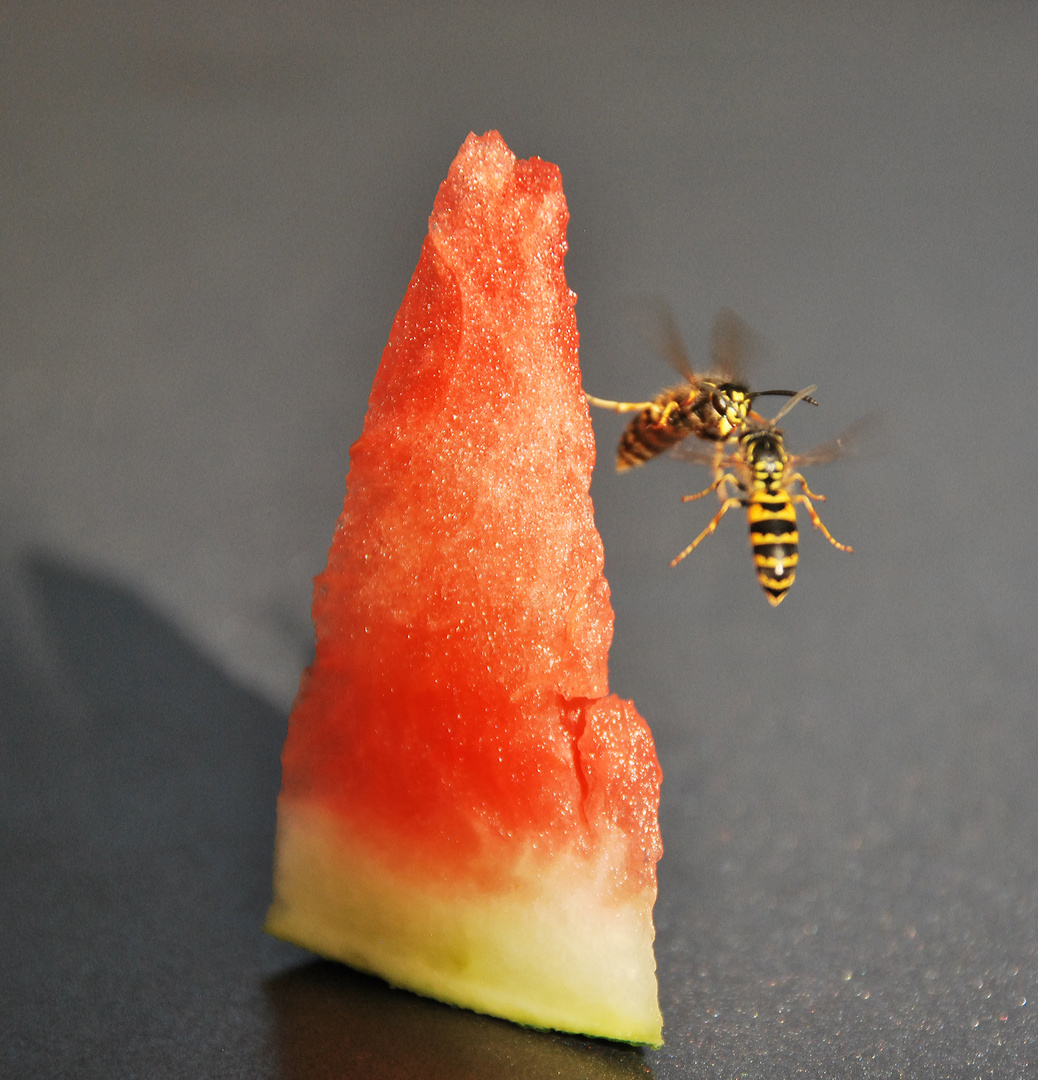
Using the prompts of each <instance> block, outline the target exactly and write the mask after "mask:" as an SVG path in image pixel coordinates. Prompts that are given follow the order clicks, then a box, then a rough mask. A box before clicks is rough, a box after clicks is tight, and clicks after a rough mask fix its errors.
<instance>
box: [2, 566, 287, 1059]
mask: <svg viewBox="0 0 1038 1080" xmlns="http://www.w3.org/2000/svg"><path fill="white" fill-rule="evenodd" d="M20 570H21V573H20V575H19V576H18V582H19V588H20V594H21V593H24V595H25V598H26V600H27V601H28V603H27V604H23V605H22V607H23V608H25V609H27V610H32V611H34V616H33V620H32V621H33V622H34V623H35V624H36V626H37V627H38V629H37V631H35V632H34V634H33V635H26V634H24V633H23V634H19V633H18V627H17V626H13V629H12V631H11V632H10V633H9V634H5V635H3V636H4V639H5V641H7V640H8V639H9V642H10V644H11V647H10V648H5V649H4V663H3V664H0V673H2V674H4V675H5V680H4V685H2V686H0V707H2V711H3V716H4V724H5V737H4V740H3V743H2V745H0V768H2V769H3V773H4V775H5V776H6V777H10V778H11V779H10V782H9V783H5V784H4V785H3V787H2V788H0V855H2V859H0V863H2V865H3V870H4V873H3V876H2V878H0V925H3V926H4V927H5V928H7V929H8V930H9V932H8V933H5V949H4V953H5V955H4V964H3V965H2V967H0V1014H2V1021H0V1024H2V1026H3V1028H5V1029H9V1030H10V1033H11V1035H10V1037H8V1038H4V1039H3V1040H2V1042H0V1072H2V1073H3V1074H4V1075H24V1076H32V1075H36V1076H39V1075H69V1076H72V1075H75V1076H77V1077H93V1076H98V1077H102V1076H103V1077H105V1078H106V1080H110V1078H112V1077H118V1076H124V1075H148V1076H153V1077H158V1076H169V1075H175V1076H181V1075H183V1076H187V1075H191V1076H207V1075H215V1074H216V1073H217V1072H218V1071H219V1068H220V1065H219V1063H220V1061H221V1060H225V1059H226V1055H227V1054H228V1052H231V1051H233V1052H234V1056H235V1057H236V1058H239V1059H244V1060H250V1059H251V1063H250V1067H249V1074H250V1075H253V1076H263V1075H266V1074H265V1073H264V1071H263V1066H264V1063H265V1061H266V1062H269V1058H270V1053H269V1049H268V1028H269V1016H268V1014H267V1010H266V1007H265V1003H264V999H263V994H262V989H261V988H262V982H263V979H264V978H266V977H267V976H268V975H269V973H270V971H271V970H274V969H276V966H277V965H279V964H281V965H283V964H286V963H291V962H292V961H293V959H294V958H296V957H297V956H298V953H297V952H296V951H295V950H293V949H290V948H289V947H288V946H284V945H282V944H281V943H278V942H274V941H272V940H270V939H267V938H266V937H265V936H264V935H263V934H262V933H261V930H260V926H261V923H262V919H263V916H264V912H265V910H266V906H267V904H268V903H269V900H270V880H271V863H272V849H273V833H274V807H275V800H276V797H277V790H278V783H279V773H280V769H279V755H280V749H281V744H282V741H283V739H284V734H285V726H286V717H285V716H284V714H283V713H282V712H280V711H279V710H277V709H275V708H273V707H272V706H270V705H269V704H268V703H266V702H265V701H263V700H262V699H261V698H259V697H257V696H256V695H255V694H253V693H251V692H250V691H248V690H246V689H245V688H243V687H241V686H239V685H237V684H236V683H235V682H234V681H233V680H232V679H231V678H229V677H228V676H227V675H226V674H225V673H224V672H223V671H221V670H220V668H219V667H218V666H217V665H216V664H214V663H213V662H212V661H211V660H210V659H209V658H208V657H207V656H205V654H204V653H203V652H201V651H200V650H199V649H198V648H197V647H196V646H195V645H194V644H192V643H191V642H190V641H189V640H188V639H187V638H186V637H185V636H184V635H183V634H182V633H181V632H180V631H179V630H178V629H177V628H176V627H175V626H174V625H173V624H172V623H170V622H169V621H168V620H167V619H166V618H165V617H164V616H162V615H161V614H159V613H158V612H156V611H155V610H154V609H152V608H151V607H150V606H149V604H148V603H147V602H146V601H144V600H142V599H141V598H140V597H138V596H137V595H135V593H134V592H133V591H132V590H130V589H128V588H126V587H125V586H123V585H121V584H118V583H116V582H113V581H111V580H109V579H107V578H105V577H103V576H101V575H98V574H95V573H91V572H86V571H84V570H82V569H80V568H77V567H75V566H73V565H70V564H68V563H67V562H64V561H63V560H61V559H60V558H56V557H54V556H52V555H48V554H41V553H31V554H30V555H29V556H27V557H25V558H23V559H22V560H21V563H20ZM0 600H2V601H3V604H4V610H3V611H2V612H0V621H7V622H9V621H11V619H12V616H13V618H14V622H15V623H20V622H21V619H20V618H19V616H18V614H17V612H18V607H19V606H18V605H17V604H14V603H9V600H10V598H9V597H7V596H4V597H0ZM29 637H32V638H33V640H34V644H33V646H31V647H30V646H28V645H26V644H25V642H26V641H27V640H28V639H29ZM19 642H21V644H19ZM30 648H31V649H32V650H33V651H34V652H35V654H36V655H34V656H30ZM174 1045H176V1046H178V1048H179V1049H178V1051H177V1058H176V1061H174V1060H172V1059H171V1058H170V1056H169V1047H171V1046H174ZM5 1066H6V1068H5Z"/></svg>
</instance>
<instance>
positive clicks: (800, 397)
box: [769, 386, 818, 427]
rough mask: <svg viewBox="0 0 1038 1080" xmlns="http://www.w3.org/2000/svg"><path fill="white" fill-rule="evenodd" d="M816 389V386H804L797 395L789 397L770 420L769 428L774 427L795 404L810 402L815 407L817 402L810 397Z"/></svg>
mask: <svg viewBox="0 0 1038 1080" xmlns="http://www.w3.org/2000/svg"><path fill="white" fill-rule="evenodd" d="M817 389H818V387H817V386H805V387H804V389H803V390H799V391H798V392H797V393H795V394H793V395H792V397H790V399H789V401H787V402H786V404H785V405H783V406H782V408H781V409H779V411H778V412H777V413H776V414H775V415H774V416H773V417H772V418H771V420H770V421H769V423H770V424H771V426H772V427H774V426H775V425H776V424H777V423H778V422H779V421H780V420H781V419H782V417H783V416H785V415H786V413H788V412H789V411H790V409H792V408H793V407H794V406H795V405H796V404H798V402H801V401H810V402H811V404H812V405H817V404H818V402H817V401H815V399H814V398H813V397H811V395H812V394H813V393H814V392H815V391H816V390H817Z"/></svg>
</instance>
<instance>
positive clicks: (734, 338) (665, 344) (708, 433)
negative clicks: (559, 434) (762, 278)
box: [585, 306, 818, 472]
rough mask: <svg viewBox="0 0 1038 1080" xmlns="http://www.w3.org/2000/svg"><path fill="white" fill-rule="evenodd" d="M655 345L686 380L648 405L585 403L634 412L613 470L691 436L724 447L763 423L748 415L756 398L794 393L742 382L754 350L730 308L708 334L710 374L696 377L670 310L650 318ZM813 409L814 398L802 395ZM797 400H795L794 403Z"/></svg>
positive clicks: (746, 329)
mask: <svg viewBox="0 0 1038 1080" xmlns="http://www.w3.org/2000/svg"><path fill="white" fill-rule="evenodd" d="M653 322H654V324H655V330H656V331H657V333H655V334H654V335H653V336H654V337H656V338H657V341H656V344H657V345H658V347H659V349H660V351H661V352H663V354H664V355H665V356H666V357H667V359H668V360H669V361H670V363H671V365H672V366H673V367H674V368H675V369H676V370H677V372H678V373H679V374H680V375H681V376H682V377H683V378H684V380H685V381H684V382H683V383H681V384H679V385H677V386H671V387H669V388H668V389H666V390H662V391H661V392H660V393H659V394H657V395H656V397H655V398H653V400H652V401H610V400H607V399H606V398H599V397H594V396H593V395H591V394H586V395H585V396H586V397H587V400H588V404H590V405H594V406H596V407H597V408H600V409H609V410H611V411H612V412H616V413H626V412H633V413H637V415H636V416H635V417H634V419H633V420H631V422H630V423H629V424H628V425H627V428H626V429H625V430H624V433H623V435H622V436H621V438H620V445H619V447H618V449H617V452H616V468H617V471H618V472H625V471H626V470H627V469H632V468H634V467H636V466H638V465H644V464H645V463H646V462H647V461H651V460H652V459H653V458H654V457H656V456H658V455H659V454H662V453H664V452H665V451H667V450H670V449H671V448H672V447H674V446H677V444H678V443H680V442H681V441H682V440H683V439H685V438H687V437H688V436H689V435H695V436H697V437H698V438H700V439H706V440H708V441H710V442H714V443H718V444H722V443H725V442H728V441H729V440H732V439H737V438H738V436H739V434H740V432H741V431H742V430H743V428H744V427H745V426H746V424H747V423H748V422H751V423H764V417H762V416H759V415H758V414H757V413H755V412H753V411H752V405H753V401H754V399H756V398H759V397H775V396H782V397H793V396H794V391H792V390H755V391H753V392H751V391H750V390H749V388H748V387H747V386H746V384H745V383H744V382H742V377H741V374H740V372H741V370H742V368H743V366H744V364H745V363H746V361H747V359H748V358H749V357H750V355H751V354H752V353H753V352H754V351H755V337H754V334H753V332H752V331H751V330H750V328H749V327H748V326H747V325H746V324H745V323H744V322H743V321H742V319H740V318H739V316H738V315H736V314H735V312H734V311H732V310H731V309H730V308H722V309H721V311H720V312H718V315H717V318H716V319H715V320H714V326H713V330H712V332H711V335H710V356H711V362H712V367H713V370H712V372H711V373H710V374H707V375H697V374H696V373H695V372H694V371H693V370H692V367H691V365H690V364H689V361H688V354H687V352H686V350H685V345H684V342H683V341H682V339H681V334H680V333H679V331H678V328H677V326H676V325H675V323H674V318H673V316H672V315H671V313H670V310H669V309H668V308H666V307H663V306H660V307H658V308H657V309H656V312H655V315H654V317H653ZM802 397H803V400H805V401H810V402H811V404H812V405H817V404H818V402H817V401H815V400H814V398H811V397H806V396H803V395H802ZM798 400H799V399H798Z"/></svg>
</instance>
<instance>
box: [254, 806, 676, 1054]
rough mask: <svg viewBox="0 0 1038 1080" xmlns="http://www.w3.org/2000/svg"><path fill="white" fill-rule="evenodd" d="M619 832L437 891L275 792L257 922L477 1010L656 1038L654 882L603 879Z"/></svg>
mask: <svg viewBox="0 0 1038 1080" xmlns="http://www.w3.org/2000/svg"><path fill="white" fill-rule="evenodd" d="M628 843H629V841H628V839H627V838H626V837H624V836H622V835H621V834H619V833H618V834H617V835H616V836H615V837H612V838H610V837H605V838H599V842H598V843H597V845H596V847H595V850H594V852H593V853H592V854H591V855H590V856H588V855H586V854H583V853H581V852H579V851H577V850H573V851H571V852H568V853H567V852H562V853H558V852H556V853H554V854H553V856H552V859H551V861H550V863H545V862H543V860H536V859H534V858H533V857H532V856H531V857H529V858H527V857H525V856H524V855H523V853H522V852H521V851H519V852H517V855H516V859H515V863H514V866H513V867H512V868H511V872H510V877H509V880H510V881H511V886H510V887H509V888H508V889H507V890H503V891H501V890H499V891H487V890H485V889H479V888H477V887H476V886H475V885H473V886H472V887H471V888H469V889H466V888H465V886H464V884H461V885H459V884H458V883H454V884H453V885H452V887H451V891H450V893H449V894H445V893H443V892H442V891H439V890H437V889H435V888H432V887H430V886H429V885H428V884H423V883H422V882H420V881H418V882H415V881H407V880H404V879H402V878H401V877H400V876H399V875H397V874H394V873H392V872H390V871H389V870H388V869H387V868H386V866H385V865H383V864H382V863H381V862H380V861H379V859H378V858H377V855H376V854H375V853H374V852H372V851H371V850H369V848H368V847H367V846H366V845H364V844H363V843H360V842H358V841H356V840H355V839H353V838H351V837H350V836H349V833H348V831H346V830H344V829H343V828H342V826H341V823H340V822H339V821H338V820H336V819H335V818H334V817H333V816H332V815H331V814H330V813H329V812H328V811H326V810H325V809H324V808H322V807H320V806H318V805H314V804H307V803H305V802H291V801H289V800H287V799H286V798H285V797H284V796H282V797H281V799H280V800H279V803H278V832H277V842H276V846H275V871H274V902H273V904H272V906H271V908H270V912H269V914H268V916H267V922H266V927H265V929H266V930H267V932H268V933H270V934H273V935H274V936H275V937H278V938H282V939H283V940H285V941H289V942H292V943H293V944H296V945H300V946H302V947H303V948H305V949H309V950H310V951H311V952H315V953H317V954H318V955H321V956H324V957H327V958H329V959H333V960H340V961H342V962H344V963H346V964H349V965H350V966H351V967H354V968H357V969H359V970H362V971H367V972H371V973H373V974H375V975H378V976H380V977H382V978H383V979H385V980H386V981H387V982H389V983H392V984H393V985H396V986H399V987H403V988H405V989H408V990H413V991H415V992H417V993H419V994H423V995H426V996H428V997H432V998H436V999H438V1000H440V1001H447V1002H450V1003H452V1004H455V1005H460V1006H463V1007H465V1008H468V1009H472V1010H474V1011H476V1012H481V1013H487V1014H489V1015H492V1016H501V1017H505V1018H507V1019H509V1020H514V1021H517V1022H519V1023H521V1024H526V1025H528V1026H531V1027H537V1028H551V1029H554V1030H557V1031H568V1032H574V1033H580V1034H584V1035H591V1036H596V1037H601V1038H606V1039H613V1040H618V1041H622V1042H628V1043H639V1044H645V1045H649V1046H660V1045H662V1017H661V1015H660V1010H659V1004H658V1001H657V989H656V963H655V958H654V955H653V938H654V933H655V932H654V929H653V924H652V907H653V903H654V902H655V899H656V889H655V885H654V884H653V885H652V886H647V887H645V888H644V889H642V890H641V891H638V892H633V893H630V894H628V895H626V896H624V897H623V898H622V899H617V898H616V897H615V896H610V895H609V891H608V890H603V889H602V886H601V883H602V881H603V880H604V879H605V878H607V877H609V876H610V875H611V874H612V873H613V868H614V867H615V866H617V865H622V864H623V859H624V857H625V854H624V853H625V852H626V850H627V844H628Z"/></svg>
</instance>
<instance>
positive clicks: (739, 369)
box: [710, 307, 761, 382]
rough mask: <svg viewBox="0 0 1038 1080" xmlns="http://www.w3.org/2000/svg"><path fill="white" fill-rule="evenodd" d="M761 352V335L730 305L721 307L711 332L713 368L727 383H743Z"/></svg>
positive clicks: (711, 362) (711, 360)
mask: <svg viewBox="0 0 1038 1080" xmlns="http://www.w3.org/2000/svg"><path fill="white" fill-rule="evenodd" d="M760 354H761V341H760V338H759V337H757V335H756V334H755V333H754V332H753V331H752V330H751V329H750V328H749V326H748V325H747V324H746V323H745V322H743V320H742V319H740V318H739V316H738V315H736V314H735V312H734V311H732V309H731V308H727V307H724V308H721V310H720V311H719V312H718V313H717V317H716V318H715V319H714V325H713V329H712V330H711V331H710V364H711V370H712V371H713V372H714V373H716V374H718V375H721V376H722V377H723V378H724V379H725V381H727V382H741V381H742V376H743V375H744V374H745V372H746V371H747V370H748V369H749V368H750V367H752V366H753V364H754V362H755V361H756V360H757V358H758V357H759V356H760Z"/></svg>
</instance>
